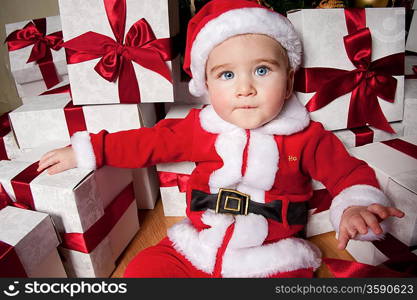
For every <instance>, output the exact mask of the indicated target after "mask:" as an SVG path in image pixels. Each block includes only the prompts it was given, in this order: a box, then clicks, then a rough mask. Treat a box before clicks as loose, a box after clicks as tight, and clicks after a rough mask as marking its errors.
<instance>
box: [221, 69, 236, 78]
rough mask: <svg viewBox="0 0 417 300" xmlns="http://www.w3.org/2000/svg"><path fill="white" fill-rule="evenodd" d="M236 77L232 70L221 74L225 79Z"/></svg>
mask: <svg viewBox="0 0 417 300" xmlns="http://www.w3.org/2000/svg"><path fill="white" fill-rule="evenodd" d="M234 77H235V74H234V73H233V72H231V71H225V72H223V73H222V74H220V78H221V79H224V80H230V79H233V78H234Z"/></svg>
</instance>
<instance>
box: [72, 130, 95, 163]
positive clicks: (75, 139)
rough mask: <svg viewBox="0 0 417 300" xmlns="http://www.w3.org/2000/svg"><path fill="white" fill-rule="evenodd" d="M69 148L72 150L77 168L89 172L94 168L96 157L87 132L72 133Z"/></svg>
mask: <svg viewBox="0 0 417 300" xmlns="http://www.w3.org/2000/svg"><path fill="white" fill-rule="evenodd" d="M71 146H72V149H74V153H75V159H76V161H77V167H78V168H82V169H89V170H90V169H91V170H94V169H95V168H96V157H95V155H94V150H93V145H92V144H91V140H90V134H89V133H88V132H87V131H78V132H76V133H74V135H73V136H72V137H71Z"/></svg>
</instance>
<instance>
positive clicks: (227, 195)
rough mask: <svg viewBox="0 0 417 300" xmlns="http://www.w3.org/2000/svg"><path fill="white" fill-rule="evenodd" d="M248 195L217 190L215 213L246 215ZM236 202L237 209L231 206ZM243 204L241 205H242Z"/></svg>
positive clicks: (234, 191) (233, 191)
mask: <svg viewBox="0 0 417 300" xmlns="http://www.w3.org/2000/svg"><path fill="white" fill-rule="evenodd" d="M249 200H250V195H247V194H244V193H241V192H239V191H236V190H231V189H222V188H221V189H219V193H218V194H217V201H216V213H230V214H234V215H247V214H248V209H249ZM235 201H237V207H234V206H231V203H232V202H235ZM242 202H243V203H242Z"/></svg>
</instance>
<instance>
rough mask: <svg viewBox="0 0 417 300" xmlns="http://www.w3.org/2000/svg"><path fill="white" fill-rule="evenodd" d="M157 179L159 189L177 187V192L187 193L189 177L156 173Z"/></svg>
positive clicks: (172, 173) (169, 173) (186, 175)
mask: <svg viewBox="0 0 417 300" xmlns="http://www.w3.org/2000/svg"><path fill="white" fill-rule="evenodd" d="M158 178H159V186H160V187H172V186H178V190H179V191H180V192H181V193H185V192H186V191H187V185H188V181H189V179H190V175H188V174H179V173H174V172H163V171H158Z"/></svg>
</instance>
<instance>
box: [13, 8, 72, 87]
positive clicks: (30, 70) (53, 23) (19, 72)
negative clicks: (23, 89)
mask: <svg viewBox="0 0 417 300" xmlns="http://www.w3.org/2000/svg"><path fill="white" fill-rule="evenodd" d="M30 21H31V20H26V21H22V22H16V23H10V24H6V36H8V35H9V34H10V33H12V32H13V31H15V30H19V29H23V27H25V26H26V24H28V23H29V22H30ZM57 31H61V18H60V16H51V17H46V34H51V33H54V32H57ZM32 48H33V45H29V46H27V47H24V48H21V49H19V50H15V51H10V52H9V58H10V70H11V72H12V74H13V77H14V79H15V80H16V82H17V83H19V84H22V83H29V82H33V81H38V80H42V81H43V77H42V74H41V72H40V70H39V67H38V66H37V64H36V62H30V63H26V61H27V60H28V59H29V57H30V53H31V51H32ZM51 53H52V59H53V62H54V65H55V68H56V71H57V74H58V75H61V76H62V75H65V74H67V73H68V71H67V63H66V58H65V51H64V48H61V49H60V50H58V51H55V50H51Z"/></svg>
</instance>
